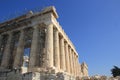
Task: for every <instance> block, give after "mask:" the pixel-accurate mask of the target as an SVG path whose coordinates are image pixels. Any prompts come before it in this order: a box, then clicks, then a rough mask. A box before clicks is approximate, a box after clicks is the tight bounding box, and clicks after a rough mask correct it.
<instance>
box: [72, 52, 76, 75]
mask: <svg viewBox="0 0 120 80" xmlns="http://www.w3.org/2000/svg"><path fill="white" fill-rule="evenodd" d="M72 64H73V65H72V68H73V69H72V70H73V75H75V57H74V52H73V51H72Z"/></svg>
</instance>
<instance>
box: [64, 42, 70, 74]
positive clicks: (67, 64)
mask: <svg viewBox="0 0 120 80" xmlns="http://www.w3.org/2000/svg"><path fill="white" fill-rule="evenodd" d="M65 49H66V50H65V51H66V53H65V54H66V56H65V59H66V70H67V72H68V73H70V60H69V53H68V43H66V44H65Z"/></svg>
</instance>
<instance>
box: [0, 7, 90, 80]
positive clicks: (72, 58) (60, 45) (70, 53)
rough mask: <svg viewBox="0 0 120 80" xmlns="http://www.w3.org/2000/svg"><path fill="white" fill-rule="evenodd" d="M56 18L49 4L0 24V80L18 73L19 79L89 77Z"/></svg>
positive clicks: (49, 79)
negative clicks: (38, 10)
mask: <svg viewBox="0 0 120 80" xmlns="http://www.w3.org/2000/svg"><path fill="white" fill-rule="evenodd" d="M57 18H58V14H57V12H56V10H55V7H53V6H50V7H46V8H44V9H42V10H41V11H40V12H36V13H33V12H32V11H30V12H29V13H27V14H24V15H22V16H19V17H17V18H14V19H11V20H9V21H6V22H3V23H0V80H11V79H12V78H14V79H15V77H16V76H18V75H17V74H19V76H18V77H19V78H17V79H19V80H79V78H81V77H85V76H88V66H87V64H85V63H83V64H80V63H79V59H78V58H79V56H78V53H77V51H76V49H75V47H74V45H73V44H72V42H71V41H70V39H69V38H68V36H67V35H66V33H65V32H64V30H63V29H62V27H61V26H60V24H59V23H58V22H57V20H56V19H57ZM48 74H49V75H48ZM14 75H16V76H14ZM30 75H31V76H30ZM61 76H62V77H61ZM28 78H29V79H28Z"/></svg>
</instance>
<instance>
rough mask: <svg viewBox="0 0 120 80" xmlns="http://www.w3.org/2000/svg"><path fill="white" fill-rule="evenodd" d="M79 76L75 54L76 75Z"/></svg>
mask: <svg viewBox="0 0 120 80" xmlns="http://www.w3.org/2000/svg"><path fill="white" fill-rule="evenodd" d="M77 74H78V66H77V56H76V54H75V75H76V76H77Z"/></svg>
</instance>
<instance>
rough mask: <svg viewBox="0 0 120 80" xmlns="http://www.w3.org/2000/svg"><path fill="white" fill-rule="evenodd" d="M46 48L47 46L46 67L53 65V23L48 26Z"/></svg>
mask: <svg viewBox="0 0 120 80" xmlns="http://www.w3.org/2000/svg"><path fill="white" fill-rule="evenodd" d="M45 48H46V57H45V58H46V61H45V66H46V67H48V68H49V67H53V24H49V25H48V26H46V41H45Z"/></svg>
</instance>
